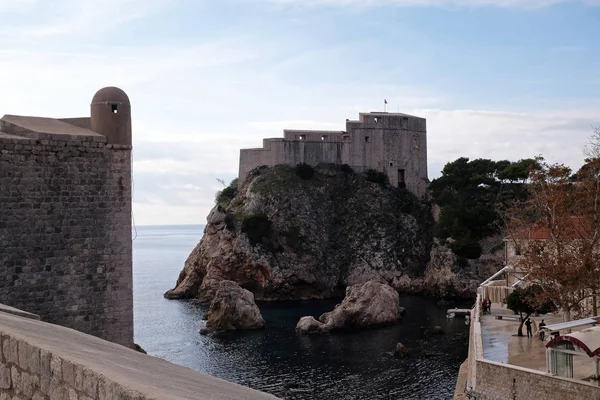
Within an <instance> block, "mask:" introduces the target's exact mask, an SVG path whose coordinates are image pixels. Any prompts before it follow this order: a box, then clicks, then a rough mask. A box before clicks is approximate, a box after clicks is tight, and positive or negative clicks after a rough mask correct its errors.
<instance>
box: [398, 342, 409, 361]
mask: <svg viewBox="0 0 600 400" xmlns="http://www.w3.org/2000/svg"><path fill="white" fill-rule="evenodd" d="M409 355H410V351H409V350H408V347H406V346H405V345H403V344H402V343H398V344H397V345H396V348H395V349H394V357H396V358H406V357H408V356H409Z"/></svg>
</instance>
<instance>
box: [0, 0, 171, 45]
mask: <svg viewBox="0 0 600 400" xmlns="http://www.w3.org/2000/svg"><path fill="white" fill-rule="evenodd" d="M171 2H172V0H53V1H47V0H24V1H20V0H16V1H14V0H13V1H11V0H0V17H4V18H3V25H4V26H3V28H1V29H0V32H10V33H11V35H13V36H16V37H23V36H31V37H45V36H58V35H73V34H78V35H82V34H84V35H89V34H98V33H99V32H104V31H107V30H111V29H112V28H114V27H116V26H118V25H121V24H123V23H126V22H129V21H133V20H136V19H140V18H144V17H146V16H148V15H150V14H152V13H154V12H157V11H158V10H160V9H161V8H163V7H164V6H166V5H167V4H169V3H171ZM2 14H7V15H2ZM9 17H10V18H9ZM13 21H15V22H13Z"/></svg>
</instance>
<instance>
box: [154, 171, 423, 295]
mask: <svg viewBox="0 0 600 400" xmlns="http://www.w3.org/2000/svg"><path fill="white" fill-rule="evenodd" d="M297 172H298V171H297V170H295V169H294V168H291V167H288V166H283V165H279V166H275V167H272V168H267V167H262V168H258V169H256V170H254V171H252V172H251V173H250V174H249V176H248V179H247V180H246V182H245V183H244V184H242V185H241V186H240V187H239V188H238V186H237V184H233V185H232V186H230V187H229V188H226V189H225V190H224V191H223V192H222V193H221V194H220V195H219V197H218V201H217V202H218V205H217V206H216V207H215V208H214V209H213V210H212V211H211V213H210V215H209V216H208V221H207V225H206V228H205V231H204V236H203V237H202V239H201V241H200V243H199V244H198V245H197V246H196V248H195V249H194V250H193V251H192V253H191V254H190V256H189V257H188V259H187V260H186V262H185V266H184V269H183V271H182V272H181V274H180V276H179V278H178V280H177V285H176V287H175V288H174V289H172V290H170V291H168V292H167V293H165V296H166V297H168V298H192V297H195V298H200V299H201V300H202V301H207V302H208V301H210V300H211V299H212V298H213V297H214V295H215V285H216V284H217V283H218V282H219V281H221V280H232V281H235V282H237V283H238V284H239V285H240V286H242V287H243V288H246V289H248V290H250V291H251V292H252V293H254V295H255V297H256V299H259V300H279V299H281V300H283V299H313V298H328V297H332V296H334V295H339V294H342V293H343V291H344V289H345V288H346V287H347V286H350V285H355V284H361V283H365V282H367V281H369V280H379V281H381V282H385V283H387V284H388V285H390V286H392V287H393V288H396V289H406V290H408V291H413V292H421V291H422V290H423V276H424V271H425V269H426V266H427V264H428V261H429V258H430V251H431V247H432V244H433V234H432V227H433V217H432V214H431V205H430V204H429V203H428V202H427V201H425V200H420V199H417V198H416V197H415V196H413V195H412V194H411V193H410V192H408V191H407V190H406V189H398V188H394V187H391V186H388V185H384V184H381V182H379V183H377V182H374V181H375V180H374V179H373V178H372V176H371V175H372V174H371V175H368V174H357V173H354V172H352V171H351V169H350V168H349V167H347V166H345V167H344V166H339V165H322V166H319V167H317V168H315V173H314V175H312V176H310V178H307V176H302V174H300V173H297ZM303 178H304V179H303Z"/></svg>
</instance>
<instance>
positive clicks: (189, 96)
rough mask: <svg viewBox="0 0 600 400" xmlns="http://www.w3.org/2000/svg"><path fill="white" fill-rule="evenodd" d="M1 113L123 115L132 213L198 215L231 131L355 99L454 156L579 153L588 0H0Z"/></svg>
mask: <svg viewBox="0 0 600 400" xmlns="http://www.w3.org/2000/svg"><path fill="white" fill-rule="evenodd" d="M0 19H1V20H2V23H1V24H0V114H21V115H37V116H47V117H72V116H88V115H89V104H90V101H91V98H92V96H93V94H94V93H95V92H96V91H97V90H98V89H100V88H102V87H104V86H118V87H120V88H122V89H123V90H125V91H126V92H127V94H128V95H129V97H130V99H131V103H132V115H133V145H134V149H133V160H134V161H133V162H134V164H133V168H134V177H133V181H134V190H133V212H134V218H135V223H136V224H137V225H165V224H203V223H205V221H206V216H207V215H208V212H209V210H210V209H211V208H212V207H213V206H214V197H215V193H216V192H217V191H218V190H219V189H222V185H221V184H220V183H219V182H218V181H217V179H222V180H224V181H226V182H229V181H231V180H232V179H234V178H235V177H236V176H237V170H238V162H239V149H240V148H249V147H260V146H261V145H262V138H264V137H280V136H282V135H283V133H282V131H283V129H285V128H289V129H332V130H343V129H344V127H345V120H346V119H356V118H357V117H358V113H359V112H368V111H382V110H383V100H384V99H387V101H388V111H400V112H404V113H409V114H414V115H417V116H420V117H424V118H427V130H428V133H427V134H428V164H429V178H430V179H434V178H436V177H438V176H439V175H440V171H441V169H442V168H443V166H444V165H445V164H446V163H447V162H449V161H452V160H455V159H456V158H458V157H470V158H479V157H481V158H491V159H494V160H500V159H509V160H518V159H521V158H527V157H533V156H536V155H539V154H541V155H543V156H544V157H546V159H547V160H549V161H550V162H561V163H565V164H567V165H569V166H571V167H573V168H577V167H578V166H580V165H581V164H582V161H583V148H584V146H585V143H586V141H587V139H588V137H589V136H590V135H591V134H592V132H593V129H592V127H593V126H600V40H598V35H599V33H600V0H219V1H216V0H53V1H48V0H0Z"/></svg>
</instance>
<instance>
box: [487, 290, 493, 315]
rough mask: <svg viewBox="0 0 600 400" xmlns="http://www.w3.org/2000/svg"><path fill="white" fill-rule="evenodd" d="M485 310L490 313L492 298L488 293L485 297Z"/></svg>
mask: <svg viewBox="0 0 600 400" xmlns="http://www.w3.org/2000/svg"><path fill="white" fill-rule="evenodd" d="M486 301H487V312H488V314H491V313H492V299H490V296H489V295H488V297H487V299H486Z"/></svg>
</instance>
